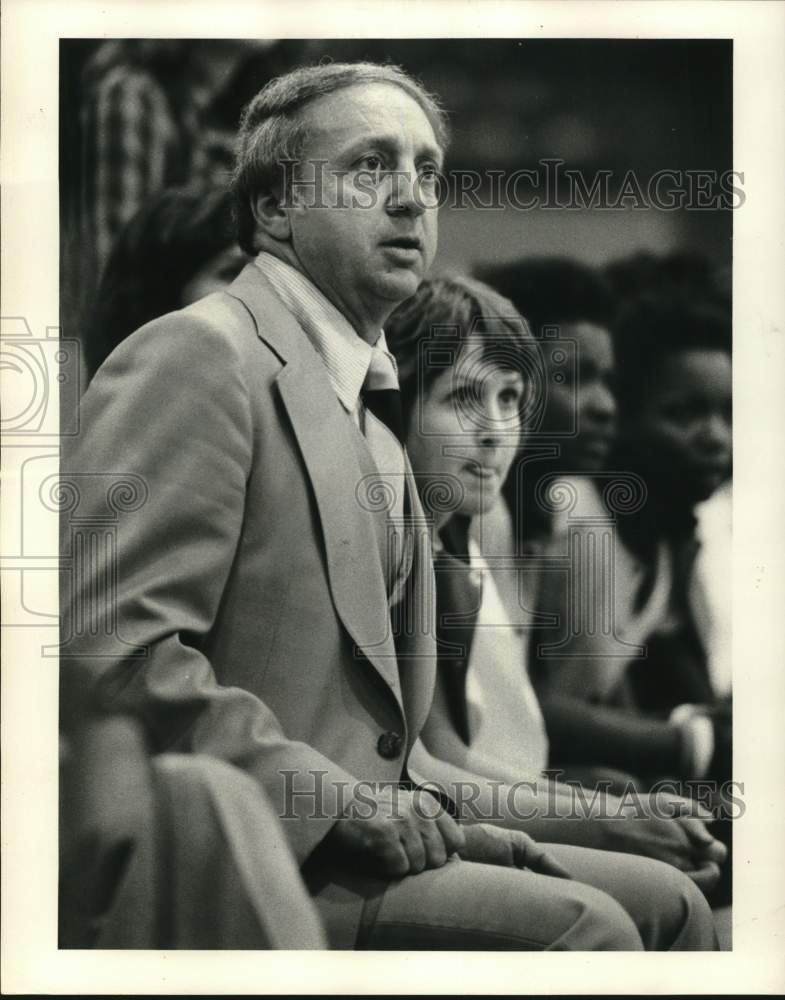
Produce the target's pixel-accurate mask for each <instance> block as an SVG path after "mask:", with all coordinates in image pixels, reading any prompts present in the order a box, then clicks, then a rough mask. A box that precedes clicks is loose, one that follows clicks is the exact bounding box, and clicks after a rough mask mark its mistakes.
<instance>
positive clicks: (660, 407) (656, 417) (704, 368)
mask: <svg viewBox="0 0 785 1000" xmlns="http://www.w3.org/2000/svg"><path fill="white" fill-rule="evenodd" d="M623 427H624V431H625V436H627V435H629V441H628V446H629V447H632V448H634V449H635V450H636V452H637V453H638V454H639V455H640V456H641V459H642V461H643V462H644V465H645V467H646V469H647V472H648V478H649V485H650V486H652V487H654V488H656V489H657V490H658V492H661V493H662V492H665V493H666V494H667V495H669V496H673V497H674V499H675V498H683V499H685V500H686V501H688V502H690V503H693V504H694V503H697V502H699V501H701V500H706V499H708V497H710V496H711V495H712V493H714V491H715V490H716V489H717V487H718V486H720V484H721V483H722V482H723V481H724V480H725V479H726V478H727V476H728V475H729V473H730V468H731V442H732V435H731V361H730V356H729V355H728V354H727V353H726V352H725V351H716V350H685V351H679V352H678V353H677V354H671V355H669V356H668V357H666V358H664V359H663V360H662V362H661V364H660V365H658V366H657V368H656V370H655V371H654V372H652V383H651V386H650V388H649V389H648V391H647V392H646V393H645V395H644V398H643V399H642V400H641V402H640V408H639V411H638V413H637V415H636V416H635V417H634V419H633V421H632V422H631V423H630V424H629V426H627V422H626V421H625V422H624V424H623Z"/></svg>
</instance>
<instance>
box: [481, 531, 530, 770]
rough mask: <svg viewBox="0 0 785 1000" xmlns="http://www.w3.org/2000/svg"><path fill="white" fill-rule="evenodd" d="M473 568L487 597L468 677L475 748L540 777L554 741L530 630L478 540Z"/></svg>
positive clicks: (512, 766)
mask: <svg viewBox="0 0 785 1000" xmlns="http://www.w3.org/2000/svg"><path fill="white" fill-rule="evenodd" d="M469 560H470V564H471V567H472V570H473V571H474V572H475V573H477V574H479V575H480V577H481V586H482V598H481V603H480V610H479V614H478V617H477V625H476V628H475V632H474V640H473V642H472V648H471V652H470V654H469V665H468V669H467V673H466V700H467V709H468V713H467V714H468V718H469V734H470V737H471V747H472V750H474V751H476V752H477V753H478V754H481V755H483V756H485V757H486V758H490V759H495V760H498V761H499V762H500V763H503V764H504V765H505V766H506V767H507V768H509V769H511V770H514V772H515V773H517V774H520V778H521V780H526V779H534V778H536V777H537V776H538V775H539V774H540V773H541V772H542V771H543V770H544V769H545V768H546V767H547V765H548V737H547V734H546V732H545V722H544V720H543V717H542V712H541V711H540V705H539V702H538V700H537V696H536V694H535V693H534V689H533V687H532V685H531V681H530V680H529V674H528V670H527V666H526V659H527V657H526V651H527V647H528V638H529V636H528V632H525V631H523V630H521V629H516V628H514V627H513V625H512V623H511V621H510V616H509V614H508V612H507V609H506V607H505V605H504V603H503V602H502V599H501V597H500V596H499V591H498V588H497V586H496V583H495V581H494V578H493V574H492V573H491V571H490V569H489V568H488V564H487V563H486V561H485V559H484V558H483V557H482V555H481V553H480V550H479V547H478V545H477V543H476V542H475V540H474V539H473V538H470V539H469Z"/></svg>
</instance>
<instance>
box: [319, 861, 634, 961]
mask: <svg viewBox="0 0 785 1000" xmlns="http://www.w3.org/2000/svg"><path fill="white" fill-rule="evenodd" d="M337 878H339V879H340V881H341V883H342V888H343V891H344V892H345V893H349V892H350V889H351V888H352V887H353V891H355V892H358V893H361V894H363V893H364V894H366V896H367V902H366V904H365V909H364V912H363V918H362V922H361V926H360V931H359V936H358V937H357V939H356V941H355V942H353V944H352V943H350V942H348V941H347V940H346V928H345V927H344V926H342V908H341V907H336V906H335V905H329V904H328V905H324V906H322V905H320V903H321V902H322V901H321V900H320V894H319V893H317V895H316V896H315V902H316V904H317V907H319V909H320V912H321V913H322V916H323V919H324V921H325V925H326V930H327V936H328V939H329V941H330V945H331V947H352V946H354V947H357V948H363V949H380V950H389V949H406V950H409V949H413V950H456V949H457V950H467V951H472V950H475V951H499V950H513V951H544V950H554V951H642V950H643V945H642V943H641V938H640V935H639V934H638V932H637V931H636V929H635V925H634V924H633V922H632V920H631V919H630V917H629V916H628V915H627V913H625V911H624V910H623V909H622V907H621V906H620V905H619V904H618V903H617V902H616V901H615V900H613V899H611V897H610V896H608V895H607V894H605V893H603V892H599V891H598V890H597V889H594V888H593V887H592V886H589V885H582V884H580V883H578V882H573V881H568V880H565V879H557V878H549V877H547V876H544V875H535V874H534V873H533V872H528V871H520V870H518V869H514V868H501V867H497V866H493V865H482V864H475V863H473V862H469V861H458V860H451V861H448V862H447V864H446V865H444V866H443V867H442V868H437V869H433V870H430V871H425V872H422V873H421V874H419V875H411V876H408V877H407V878H404V879H400V880H397V881H393V882H389V883H387V885H386V887H383V888H382V889H381V891H379V890H378V887H379V885H380V883H379V882H378V880H371V879H369V880H367V881H366V882H365V884H363V881H362V878H361V877H360V876H352V875H351V874H348V873H346V872H342V873H341V875H340V876H337ZM374 885H375V886H376V889H374V888H372V887H373V886H374ZM369 887H370V888H369ZM325 895H326V896H329V892H328V893H326V894H325ZM332 903H333V904H334V903H335V898H333V900H332ZM350 910H351V907H346V908H345V912H349V911H350ZM345 912H344V914H343V915H344V916H345Z"/></svg>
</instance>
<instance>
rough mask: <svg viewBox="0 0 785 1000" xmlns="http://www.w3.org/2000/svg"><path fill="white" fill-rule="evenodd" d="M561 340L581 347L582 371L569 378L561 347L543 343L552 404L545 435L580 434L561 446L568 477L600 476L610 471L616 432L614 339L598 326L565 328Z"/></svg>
mask: <svg viewBox="0 0 785 1000" xmlns="http://www.w3.org/2000/svg"><path fill="white" fill-rule="evenodd" d="M561 336H562V337H563V338H564V339H565V340H574V341H575V342H576V344H577V358H576V370H575V371H574V372H566V371H565V370H564V367H563V365H560V364H559V359H560V353H559V352H560V348H559V345H558V343H549V342H548V340H543V341H541V345H542V349H543V354H544V356H545V367H546V373H547V385H548V399H547V403H546V407H545V413H544V416H543V421H542V425H541V431H540V432H541V433H542V434H545V435H550V434H565V433H566V432H568V431H569V430H570V429H571V428H575V434H574V436H572V437H563V438H560V440H559V443H560V446H561V454H560V458H559V465H560V467H561V468H562V469H563V470H564V471H565V472H596V471H598V470H600V469H602V468H604V466H605V461H606V459H607V457H608V452H609V450H610V447H611V444H612V443H613V436H614V430H615V416H616V403H615V400H614V396H613V392H612V380H613V347H612V343H611V336H610V333H609V332H608V331H607V330H606V329H604V328H603V327H600V326H594V324H592V323H565V324H564V325H563V327H562V330H561ZM561 353H562V354H563V351H562V352H561Z"/></svg>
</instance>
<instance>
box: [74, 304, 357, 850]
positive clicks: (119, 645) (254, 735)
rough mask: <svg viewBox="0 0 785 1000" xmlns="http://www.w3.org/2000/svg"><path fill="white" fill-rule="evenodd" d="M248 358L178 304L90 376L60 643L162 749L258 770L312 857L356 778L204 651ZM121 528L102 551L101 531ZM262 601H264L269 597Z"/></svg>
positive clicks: (217, 593)
mask: <svg viewBox="0 0 785 1000" xmlns="http://www.w3.org/2000/svg"><path fill="white" fill-rule="evenodd" d="M245 364H247V359H246V361H245V362H244V360H243V355H242V352H241V350H240V348H239V347H238V343H237V341H236V340H233V339H232V337H231V336H230V335H229V334H226V333H225V332H223V331H220V330H216V329H214V328H213V327H211V326H210V325H209V324H207V323H204V322H200V321H198V320H195V319H193V318H192V317H189V316H188V315H187V314H182V313H177V314H172V315H170V316H168V317H164V318H163V319H161V320H157V321H155V322H153V323H151V324H148V325H147V326H146V327H143V328H142V329H141V330H140V331H137V333H135V334H134V335H133V336H132V337H130V338H129V339H128V340H127V341H125V342H124V343H123V344H121V345H120V347H119V348H118V349H117V350H116V351H115V352H114V353H113V355H112V356H111V357H110V358H109V359H108V361H107V362H106V363H105V364H104V366H103V367H102V368H101V370H100V371H99V372H98V374H97V375H96V377H95V379H94V381H93V384H92V385H91V386H90V389H89V390H88V392H87V393H86V395H85V397H84V400H83V404H82V409H81V417H80V422H81V432H80V434H79V436H78V437H77V439H76V440H75V443H74V444H72V445H70V446H68V447H67V448H64V453H63V461H62V476H61V482H62V483H63V485H64V487H66V484H70V489H71V492H72V494H73V496H74V497H75V499H73V500H72V501H71V507H70V510H69V511H67V512H66V513H64V516H63V517H62V530H63V558H64V560H67V562H66V563H65V565H68V564H70V566H71V572H70V573H66V574H63V578H64V590H63V594H62V600H61V607H62V629H63V646H62V654H61V655H62V656H63V657H69V658H70V657H74V658H76V659H77V660H79V661H80V662H79V666H80V668H81V669H85V670H87V671H88V672H89V674H90V676H91V678H92V681H93V682H94V691H95V694H96V697H97V699H98V700H99V702H100V703H101V704H102V705H103V706H104V707H109V708H110V709H111V710H116V711H132V712H134V713H135V714H137V715H138V716H140V717H141V718H142V719H143V720H144V722H145V724H146V728H147V732H148V733H149V735H150V738H151V741H152V743H153V746H154V749H156V750H159V751H160V750H164V749H168V750H181V751H183V750H185V751H192V752H198V753H205V754H210V755H212V756H215V757H218V758H222V759H224V760H227V761H230V762H232V763H234V764H235V765H237V766H240V767H242V768H244V769H245V770H246V771H247V772H249V773H250V774H251V775H252V776H253V777H254V778H255V779H256V780H257V781H258V782H259V784H260V785H261V786H262V787H263V789H264V790H265V792H266V793H267V795H268V796H269V797H270V799H271V801H272V803H273V805H274V808H275V809H276V812H277V813H278V815H281V816H284V817H291V818H288V819H287V820H285V821H284V824H283V825H284V829H285V831H286V833H287V836H288V839H289V841H290V843H291V845H292V848H293V850H294V852H295V854H296V856H297V857H298V860H300V861H303V860H304V859H305V858H306V857H307V856H308V854H309V853H310V852H311V851H312V850H313V848H314V847H315V846H316V845H317V844H318V843H319V841H320V840H321V839H322V838H323V837H324V835H325V834H326V833H327V831H328V830H329V829H330V827H331V825H332V823H333V822H334V819H335V817H336V815H337V813H338V812H339V811H340V802H341V799H340V796H341V794H343V795H344V801H348V800H349V797H350V794H351V793H350V791H348V790H350V789H351V787H352V786H353V784H354V782H355V780H356V779H354V778H353V777H352V775H350V774H348V773H346V772H345V771H344V770H342V769H341V768H339V767H337V766H336V765H335V764H334V763H333V762H331V761H330V760H328V759H326V758H325V757H324V756H323V755H322V754H320V753H319V752H317V751H316V750H315V749H314V748H312V747H310V746H308V745H306V744H305V743H302V742H298V741H293V740H290V739H288V738H287V736H286V735H285V734H284V732H283V731H282V729H281V726H280V725H279V723H278V721H277V719H276V717H275V715H274V714H273V712H272V711H271V710H270V709H269V708H268V706H266V705H265V704H264V702H262V701H261V700H260V699H259V698H257V697H256V696H254V695H253V694H252V693H250V692H249V691H246V690H243V689H241V688H237V687H224V686H221V684H219V683H218V681H217V679H216V676H215V673H214V671H213V669H212V666H211V664H210V661H209V659H208V657H207V656H206V655H205V653H204V651H203V649H204V646H205V639H206V637H207V636H208V634H209V632H210V629H211V626H212V625H213V623H214V621H215V619H216V615H217V614H218V613H219V609H220V605H221V599H222V594H223V591H224V587H225V584H226V580H227V577H228V575H229V572H230V569H231V566H232V561H233V559H234V556H235V553H236V550H237V546H238V542H239V540H240V535H241V529H242V524H243V517H244V513H245V506H246V502H247V496H246V482H247V478H248V475H249V470H250V465H251V461H252V442H253V438H252V435H253V415H252V408H251V405H250V399H249V391H248V385H247V381H246V379H245V377H244V365H245ZM271 474H274V470H271ZM124 481H125V482H131V483H133V484H134V486H133V487H132V491H134V490H135V491H136V493H137V496H136V497H135V499H134V500H130V499H129V497H128V496H127V493H126V495H124V494H123V490H124V489H126V491H127V489H128V488H127V487H123V486H122V483H123V482H124ZM113 491H114V492H113ZM66 492H68V488H67V487H66ZM124 496H125V503H124V504H121V505H120V506H124V508H125V509H124V510H122V511H121V512H120V513H117V512H116V510H115V511H114V514H113V510H112V507H113V504H114V507H115V508H116V507H117V506H118V504H117V501H118V497H119V498H120V499H121V500H122V499H123V497H124ZM113 517H114V520H113V519H112V518H113ZM113 532H116V534H115V536H114V537H115V541H114V542H112V543H111V544H112V545H113V546H115V547H116V553H115V554H111V553H110V554H109V555H108V556H107V554H106V552H104V550H103V549H101V548H100V539H101V538H103V539H107V538H109V536H111V535H112V533H113ZM99 550H100V551H99ZM102 552H103V554H101V553H102ZM107 580H110V581H112V580H114V581H115V583H114V584H111V585H107V583H106V581H107ZM107 586H108V589H107ZM113 588H114V593H113V594H112V589H113ZM107 594H108V595H109V599H107V598H106V596H105V595H107ZM259 607H260V614H263V613H264V595H263V594H260V595H259ZM283 771H288V772H290V775H289V777H282V774H281V772H283ZM291 772H297V776H296V777H294V778H293V777H292V776H291ZM312 772H316V776H315V777H314V776H313V775H312ZM319 773H321V774H319ZM293 787H294V789H295V790H296V789H303V790H304V794H301V795H297V794H294V793H293V791H292V789H293ZM309 791H310V792H311V793H314V792H315V793H316V794H308V792H309ZM314 814H315V815H314Z"/></svg>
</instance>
